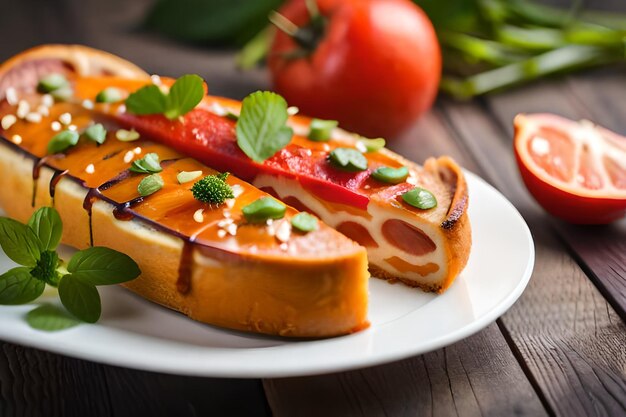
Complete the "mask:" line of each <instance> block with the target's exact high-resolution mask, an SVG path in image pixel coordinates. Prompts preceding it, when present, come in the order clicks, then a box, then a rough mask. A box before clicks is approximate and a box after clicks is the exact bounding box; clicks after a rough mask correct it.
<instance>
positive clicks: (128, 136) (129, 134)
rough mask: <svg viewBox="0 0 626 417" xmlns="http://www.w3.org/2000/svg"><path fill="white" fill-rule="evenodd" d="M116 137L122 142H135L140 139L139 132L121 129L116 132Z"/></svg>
mask: <svg viewBox="0 0 626 417" xmlns="http://www.w3.org/2000/svg"><path fill="white" fill-rule="evenodd" d="M115 137H116V138H117V140H119V141H120V142H133V141H135V140H137V139H139V132H137V131H136V130H135V129H131V130H126V129H119V130H118V131H117V132H115Z"/></svg>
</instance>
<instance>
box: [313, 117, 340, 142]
mask: <svg viewBox="0 0 626 417" xmlns="http://www.w3.org/2000/svg"><path fill="white" fill-rule="evenodd" d="M338 125H339V122H337V121H336V120H321V119H313V120H311V124H310V125H309V136H308V138H309V140H312V141H314V142H328V141H329V140H330V136H331V134H332V132H333V129H334V128H336V127H337V126H338Z"/></svg>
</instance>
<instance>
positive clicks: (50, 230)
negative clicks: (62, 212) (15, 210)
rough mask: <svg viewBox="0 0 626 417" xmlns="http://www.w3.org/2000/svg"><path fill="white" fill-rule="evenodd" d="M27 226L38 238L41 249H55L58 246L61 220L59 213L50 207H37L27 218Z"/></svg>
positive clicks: (61, 226)
mask: <svg viewBox="0 0 626 417" xmlns="http://www.w3.org/2000/svg"><path fill="white" fill-rule="evenodd" d="M28 226H29V227H30V228H31V229H32V230H33V232H35V235H36V236H37V237H38V238H39V241H40V242H41V245H42V246H41V248H42V250H55V249H56V248H57V246H59V243H60V242H61V235H62V234H63V222H62V221H61V216H59V213H58V212H57V211H56V210H55V209H53V208H52V207H41V208H39V209H37V211H35V212H34V213H33V215H32V216H31V217H30V220H28Z"/></svg>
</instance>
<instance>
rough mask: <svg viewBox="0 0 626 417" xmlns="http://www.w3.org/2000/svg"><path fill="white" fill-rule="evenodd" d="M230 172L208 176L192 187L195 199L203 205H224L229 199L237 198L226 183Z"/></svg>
mask: <svg viewBox="0 0 626 417" xmlns="http://www.w3.org/2000/svg"><path fill="white" fill-rule="evenodd" d="M227 177H228V172H223V173H221V174H218V175H207V176H206V177H204V178H202V179H201V180H199V181H197V182H196V183H195V184H194V185H193V186H192V187H191V192H192V193H193V198H195V199H196V200H198V201H201V202H203V203H208V204H222V203H223V202H224V201H226V200H227V199H229V198H235V194H234V193H233V189H232V188H231V187H230V185H228V184H227V183H226V178H227Z"/></svg>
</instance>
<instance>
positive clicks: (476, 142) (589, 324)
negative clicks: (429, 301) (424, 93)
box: [445, 83, 626, 416]
mask: <svg viewBox="0 0 626 417" xmlns="http://www.w3.org/2000/svg"><path fill="white" fill-rule="evenodd" d="M562 88H563V86H562V84H559V83H556V84H555V83H551V84H549V85H548V84H537V85H536V86H534V87H532V86H531V87H527V88H526V89H525V90H523V91H522V90H517V91H514V92H511V93H507V94H501V95H498V96H493V97H492V98H490V99H489V101H488V102H487V104H488V109H489V110H491V112H493V113H490V112H489V111H487V109H486V108H481V107H480V106H476V105H471V104H467V103H465V104H464V103H452V102H450V103H447V105H446V106H445V110H446V114H447V115H448V117H449V120H450V123H451V125H452V126H453V127H454V128H455V129H456V131H457V133H458V136H459V137H460V138H462V140H463V141H464V143H465V144H466V145H467V146H468V148H469V149H470V151H471V154H472V156H473V157H474V158H475V159H476V160H477V161H478V163H479V164H480V166H481V167H485V174H486V178H487V179H488V180H489V181H491V182H492V184H494V185H495V186H496V187H498V188H499V189H500V190H501V191H502V192H503V193H504V194H505V195H506V196H507V197H508V198H509V199H510V200H511V201H512V202H513V203H514V204H515V206H516V207H517V208H518V209H519V210H520V211H521V213H522V214H523V215H524V217H525V219H526V221H527V222H528V223H529V226H530V227H531V231H532V233H533V237H534V238H535V244H536V253H537V260H536V266H535V271H534V273H533V278H532V279H531V282H530V284H529V286H528V288H527V289H526V291H525V292H524V294H523V295H522V297H521V298H520V300H519V301H518V302H517V303H516V304H515V305H514V306H513V307H512V308H511V310H510V311H509V312H508V313H507V314H506V315H505V316H504V317H503V318H502V319H501V324H502V326H501V327H502V329H503V330H504V331H505V335H506V336H507V338H508V339H509V340H510V341H511V343H512V345H513V348H514V350H515V351H516V353H517V356H518V358H519V359H520V360H521V361H522V362H523V364H524V366H525V368H526V370H527V374H528V375H529V376H530V378H531V381H532V382H533V383H534V384H535V386H536V389H537V390H538V391H539V392H541V393H542V396H543V397H544V398H545V402H546V403H547V405H548V407H549V409H550V411H552V412H554V413H555V414H556V415H562V416H577V415H580V416H584V415H622V414H624V413H626V349H624V346H625V344H626V331H625V330H626V329H625V326H624V323H622V322H621V320H620V319H619V317H618V315H617V314H616V313H615V311H614V310H613V309H612V308H611V307H610V306H609V305H608V303H607V302H606V300H605V299H604V298H603V297H602V295H601V294H600V293H599V292H598V291H597V290H596V289H595V288H594V287H593V285H592V284H591V283H590V282H589V280H588V279H587V278H586V276H585V274H584V272H583V271H582V270H581V269H580V267H579V266H578V265H577V264H576V262H575V261H574V260H573V259H572V258H571V257H570V256H569V255H568V254H567V253H566V251H564V250H563V249H564V247H563V245H562V243H561V242H560V241H559V240H558V239H557V238H556V237H555V236H554V234H553V230H554V229H553V228H552V227H551V224H552V222H553V219H551V218H550V217H549V216H548V215H547V214H545V212H543V211H542V210H541V209H540V208H539V207H538V206H537V205H536V203H534V201H532V200H531V198H530V197H529V195H528V193H527V192H526V191H525V190H524V188H523V185H522V184H521V180H520V179H519V176H518V174H517V168H516V165H515V162H514V160H513V153H512V151H511V140H512V139H511V135H510V133H508V132H505V130H504V129H502V126H504V125H506V124H508V123H511V121H512V115H510V114H508V113H507V111H506V110H507V109H509V110H510V109H514V108H516V109H520V110H521V111H540V110H552V111H554V110H555V106H554V103H551V102H550V100H553V99H554V97H556V96H558V95H559V94H561V89H562ZM542 97H543V98H542ZM492 115H495V116H496V118H497V119H496V120H498V121H499V123H498V122H494V119H493V116H492Z"/></svg>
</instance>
